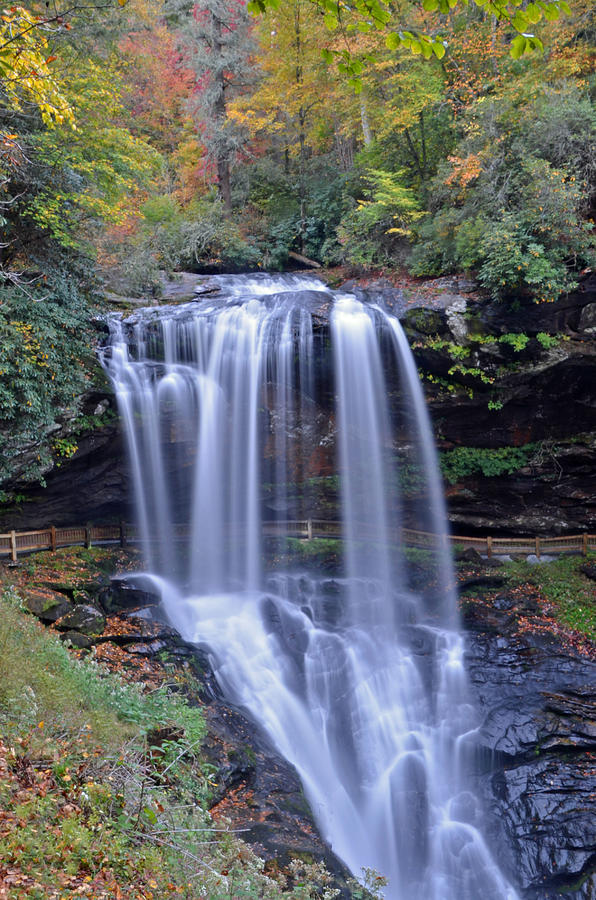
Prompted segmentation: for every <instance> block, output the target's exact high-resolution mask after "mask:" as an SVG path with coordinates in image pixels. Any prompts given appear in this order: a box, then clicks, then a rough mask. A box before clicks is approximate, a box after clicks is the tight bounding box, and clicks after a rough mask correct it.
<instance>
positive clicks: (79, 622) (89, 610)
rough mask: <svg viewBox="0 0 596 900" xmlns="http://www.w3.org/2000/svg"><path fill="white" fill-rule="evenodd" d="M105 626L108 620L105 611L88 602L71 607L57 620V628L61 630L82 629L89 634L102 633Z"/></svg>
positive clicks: (83, 632) (82, 631) (81, 630)
mask: <svg viewBox="0 0 596 900" xmlns="http://www.w3.org/2000/svg"><path fill="white" fill-rule="evenodd" d="M105 627H106V620H105V616H104V615H103V613H101V612H100V611H99V609H97V607H95V606H91V605H90V604H86V603H81V604H79V605H78V606H76V607H75V608H74V609H71V610H70V612H67V613H66V615H65V616H62V618H60V619H58V620H57V622H56V628H59V629H60V630H61V631H80V632H81V633H82V634H87V635H94V634H102V633H103V631H104V629H105Z"/></svg>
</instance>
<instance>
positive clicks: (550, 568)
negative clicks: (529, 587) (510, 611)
mask: <svg viewBox="0 0 596 900" xmlns="http://www.w3.org/2000/svg"><path fill="white" fill-rule="evenodd" d="M587 561H591V562H594V561H596V554H589V555H588V556H587V557H585V556H561V557H559V558H558V559H555V560H553V561H552V562H545V563H541V564H534V565H532V564H530V563H528V562H526V561H524V560H515V561H513V562H510V563H507V568H506V572H507V574H508V575H509V576H510V578H511V580H512V581H513V582H514V583H516V584H520V585H523V584H527V583H530V584H533V585H535V586H536V587H537V588H538V589H539V590H540V592H541V593H542V595H543V596H544V597H545V599H546V600H547V601H548V603H549V604H550V605H551V606H552V612H553V615H554V617H555V618H556V619H557V620H558V621H560V622H561V623H562V624H563V625H565V626H566V627H568V628H572V629H573V630H575V631H579V632H581V633H582V634H585V635H587V636H588V637H589V638H590V639H591V640H596V598H595V596H594V582H593V581H591V580H590V579H589V578H588V577H587V576H586V575H584V574H583V572H582V571H581V567H582V566H583V565H585V563H586V562H587Z"/></svg>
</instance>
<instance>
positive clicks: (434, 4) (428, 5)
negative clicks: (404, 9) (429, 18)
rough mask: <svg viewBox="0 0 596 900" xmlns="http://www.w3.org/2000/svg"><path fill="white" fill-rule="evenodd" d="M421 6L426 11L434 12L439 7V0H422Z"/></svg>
mask: <svg viewBox="0 0 596 900" xmlns="http://www.w3.org/2000/svg"><path fill="white" fill-rule="evenodd" d="M422 8H423V9H425V10H426V11H427V12H434V11H435V9H438V8H439V0H422Z"/></svg>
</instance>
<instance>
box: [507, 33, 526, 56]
mask: <svg viewBox="0 0 596 900" xmlns="http://www.w3.org/2000/svg"><path fill="white" fill-rule="evenodd" d="M527 43H528V40H527V38H525V37H524V36H523V34H518V35H517V37H515V38H514V39H513V41H512V42H511V50H510V53H511V56H512V57H513V59H519V58H520V57H521V56H523V55H524V53H525V52H526V46H527Z"/></svg>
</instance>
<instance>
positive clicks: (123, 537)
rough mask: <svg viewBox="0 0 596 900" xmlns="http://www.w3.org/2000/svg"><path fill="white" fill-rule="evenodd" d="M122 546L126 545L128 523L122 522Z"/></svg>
mask: <svg viewBox="0 0 596 900" xmlns="http://www.w3.org/2000/svg"><path fill="white" fill-rule="evenodd" d="M120 546H121V547H126V523H125V522H122V521H121V522H120Z"/></svg>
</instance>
